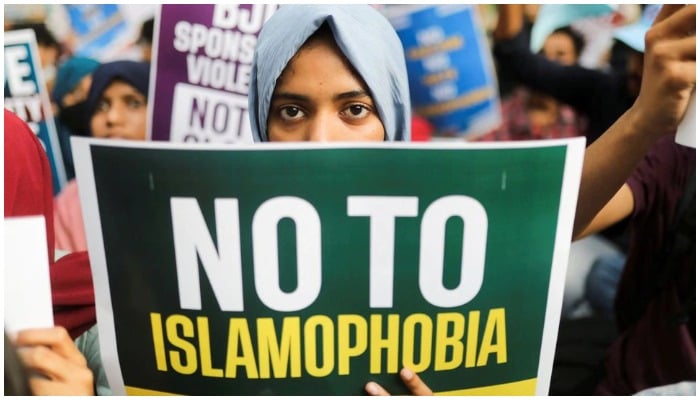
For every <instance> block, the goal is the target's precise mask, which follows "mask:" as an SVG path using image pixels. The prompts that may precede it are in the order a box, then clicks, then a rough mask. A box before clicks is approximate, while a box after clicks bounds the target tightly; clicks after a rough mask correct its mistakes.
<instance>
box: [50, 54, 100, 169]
mask: <svg viewBox="0 0 700 400" xmlns="http://www.w3.org/2000/svg"><path fill="white" fill-rule="evenodd" d="M99 65H100V63H99V62H98V61H96V60H93V59H92V58H87V57H79V56H75V57H71V58H69V59H68V60H66V61H65V62H63V63H62V64H61V65H60V66H59V67H58V73H57V74H56V83H55V84H54V87H53V91H52V92H51V100H52V101H53V102H54V104H55V105H56V110H57V114H58V115H57V118H56V129H57V131H58V140H59V142H60V144H61V154H62V156H63V163H64V164H65V167H66V178H67V179H69V180H71V179H73V178H74V177H75V167H74V165H73V155H72V152H71V147H70V138H71V136H73V135H78V136H86V135H87V134H88V130H89V127H88V118H87V117H86V115H87V95H88V91H89V90H90V84H92V73H93V72H94V71H95V69H97V67H98V66H99Z"/></svg>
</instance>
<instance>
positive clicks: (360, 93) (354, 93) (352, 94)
mask: <svg viewBox="0 0 700 400" xmlns="http://www.w3.org/2000/svg"><path fill="white" fill-rule="evenodd" d="M358 97H372V96H370V94H369V93H367V91H366V90H351V91H349V92H343V93H340V94H337V95H335V96H334V97H333V99H335V100H346V99H356V98H358Z"/></svg>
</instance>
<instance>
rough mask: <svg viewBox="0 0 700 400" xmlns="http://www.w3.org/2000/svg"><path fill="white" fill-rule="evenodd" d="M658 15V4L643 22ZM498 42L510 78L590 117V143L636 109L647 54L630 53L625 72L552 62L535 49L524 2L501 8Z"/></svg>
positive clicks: (500, 62)
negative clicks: (532, 45)
mask: <svg viewBox="0 0 700 400" xmlns="http://www.w3.org/2000/svg"><path fill="white" fill-rule="evenodd" d="M655 11H658V6H650V8H648V11H647V13H646V16H645V17H644V18H643V21H642V23H643V24H646V25H647V26H648V25H650V24H651V21H653V16H654V12H655ZM493 39H494V48H493V54H494V57H495V60H496V62H497V63H498V65H499V67H500V68H501V69H504V70H507V75H509V76H512V77H513V78H514V79H517V81H518V82H521V83H523V84H525V85H527V86H528V87H529V88H532V89H534V90H537V91H540V92H543V93H547V94H549V95H551V96H553V97H555V98H556V99H557V100H559V101H561V102H564V103H566V104H569V105H571V106H572V107H574V109H576V110H577V111H578V112H580V113H581V114H583V115H584V116H586V117H587V118H588V121H589V126H588V134H587V138H588V143H589V144H590V143H592V142H593V141H594V140H596V139H597V138H598V137H599V136H600V135H601V134H602V133H603V132H605V131H606V130H607V129H608V128H609V127H610V126H611V125H612V124H613V122H615V121H616V120H617V118H619V117H620V116H621V115H622V114H623V113H624V112H625V111H626V110H627V109H628V108H630V107H631V106H632V104H633V102H634V100H635V98H636V97H637V95H638V93H639V81H640V79H641V74H642V68H641V67H642V59H643V57H642V54H643V53H642V52H643V50H641V51H639V50H637V51H635V52H633V53H631V54H630V56H629V58H628V62H627V69H626V71H625V72H624V73H620V71H619V70H615V69H613V70H606V71H603V70H598V69H589V68H585V67H581V66H578V65H562V64H559V63H557V62H553V61H550V60H548V59H547V58H545V57H542V56H541V55H538V54H533V53H532V52H531V51H530V48H529V44H528V43H529V41H528V36H527V32H526V31H525V30H524V29H523V6H522V5H521V4H501V5H500V6H499V18H498V23H497V25H496V29H495V30H494V32H493ZM618 39H623V38H618ZM622 41H623V42H624V40H622Z"/></svg>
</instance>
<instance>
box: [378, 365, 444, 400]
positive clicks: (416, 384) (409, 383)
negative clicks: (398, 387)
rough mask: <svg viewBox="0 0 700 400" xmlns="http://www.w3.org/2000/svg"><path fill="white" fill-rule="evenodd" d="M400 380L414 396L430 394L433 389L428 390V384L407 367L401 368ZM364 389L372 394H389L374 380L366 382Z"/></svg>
mask: <svg viewBox="0 0 700 400" xmlns="http://www.w3.org/2000/svg"><path fill="white" fill-rule="evenodd" d="M399 376H401V380H402V381H403V383H404V384H405V385H406V387H407V388H408V389H409V390H410V391H411V393H412V394H413V395H415V396H432V395H433V391H432V390H430V388H429V387H428V385H426V384H425V383H424V382H423V381H422V380H421V379H420V377H418V375H417V374H415V373H413V371H411V370H410V369H408V368H402V369H401V371H400V372H399ZM365 391H366V392H367V393H369V394H371V395H372V396H391V394H390V393H389V392H387V391H386V390H385V389H384V388H383V387H381V386H380V385H379V384H378V383H376V382H368V383H367V384H366V385H365Z"/></svg>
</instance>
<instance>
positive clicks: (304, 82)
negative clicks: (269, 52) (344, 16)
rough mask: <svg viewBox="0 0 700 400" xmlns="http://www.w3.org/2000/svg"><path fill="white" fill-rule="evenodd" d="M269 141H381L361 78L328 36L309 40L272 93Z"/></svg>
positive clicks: (379, 123) (380, 127) (379, 127)
mask: <svg viewBox="0 0 700 400" xmlns="http://www.w3.org/2000/svg"><path fill="white" fill-rule="evenodd" d="M267 127H268V137H269V139H270V141H295V142H299V141H316V142H326V141H382V140H384V126H383V125H382V121H381V120H380V119H379V115H378V113H377V110H376V108H375V106H374V101H373V100H372V97H371V96H370V93H369V90H368V88H367V87H366V85H365V84H364V82H363V81H362V79H361V78H360V77H359V76H358V75H357V74H356V73H355V72H354V70H353V69H352V67H351V66H350V64H349V62H348V61H347V60H346V59H345V57H344V56H343V54H342V52H341V51H340V50H339V49H338V48H337V46H336V45H335V43H334V42H331V41H330V39H319V38H312V39H311V40H310V41H309V42H308V43H306V44H305V45H304V46H303V47H302V48H301V49H300V50H299V52H297V54H296V55H295V56H294V57H293V58H292V59H291V60H290V62H289V64H287V67H286V68H285V69H284V71H283V72H282V74H281V75H280V77H279V79H278V80H277V86H276V87H275V91H274V93H273V94H272V100H271V102H270V112H269V115H268V120H267Z"/></svg>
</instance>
